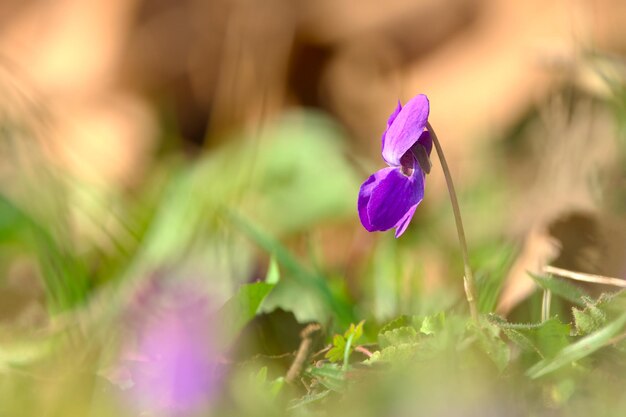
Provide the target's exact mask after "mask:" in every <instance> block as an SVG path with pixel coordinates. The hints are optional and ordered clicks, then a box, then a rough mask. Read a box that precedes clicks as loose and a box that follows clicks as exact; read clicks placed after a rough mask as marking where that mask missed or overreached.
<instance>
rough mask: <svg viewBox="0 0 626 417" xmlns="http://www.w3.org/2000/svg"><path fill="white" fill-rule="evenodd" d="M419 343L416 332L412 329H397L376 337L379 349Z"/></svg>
mask: <svg viewBox="0 0 626 417" xmlns="http://www.w3.org/2000/svg"><path fill="white" fill-rule="evenodd" d="M418 341H419V335H418V333H417V330H415V328H413V327H399V328H397V329H393V330H389V331H386V332H384V333H380V334H379V335H378V344H379V345H380V347H381V348H383V349H384V348H386V347H389V346H396V345H402V344H415V343H417V342H418Z"/></svg>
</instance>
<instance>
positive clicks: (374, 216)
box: [367, 160, 424, 232]
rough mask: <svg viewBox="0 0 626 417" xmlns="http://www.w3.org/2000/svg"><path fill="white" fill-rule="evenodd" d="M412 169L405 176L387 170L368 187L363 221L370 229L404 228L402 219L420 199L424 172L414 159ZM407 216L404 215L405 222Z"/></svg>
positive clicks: (399, 172)
mask: <svg viewBox="0 0 626 417" xmlns="http://www.w3.org/2000/svg"><path fill="white" fill-rule="evenodd" d="M413 167H414V168H413V173H412V175H411V176H409V177H407V176H405V175H403V174H402V171H401V170H400V169H393V170H392V171H388V172H387V175H385V176H384V178H382V179H381V180H380V181H379V182H378V183H377V184H376V186H375V187H373V188H372V191H371V195H370V196H369V199H368V202H367V219H368V221H369V225H370V226H371V229H373V230H380V231H382V230H389V229H391V228H393V227H399V228H400V229H406V225H405V224H404V222H403V220H405V218H406V217H407V214H408V213H409V212H410V211H411V210H412V211H413V212H414V211H415V210H414V208H415V206H417V205H418V204H419V203H420V202H421V201H422V199H423V198H424V173H423V172H422V170H421V169H420V168H419V165H418V164H417V161H415V160H414V164H413ZM379 172H380V171H379ZM411 216H412V214H410V215H409V216H408V220H410V217H411ZM400 229H399V230H400ZM368 230H370V229H368ZM403 231H404V230H401V232H403Z"/></svg>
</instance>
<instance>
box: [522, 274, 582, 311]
mask: <svg viewBox="0 0 626 417" xmlns="http://www.w3.org/2000/svg"><path fill="white" fill-rule="evenodd" d="M529 275H530V277H531V278H532V279H533V280H534V281H535V282H536V283H537V285H539V286H540V287H541V288H543V289H546V290H550V291H552V293H553V294H555V295H558V296H559V297H561V298H564V299H565V300H567V301H569V302H570V303H572V304H576V305H579V306H584V305H585V302H584V301H583V298H584V297H588V294H587V293H586V292H585V291H583V290H582V289H581V288H580V287H577V286H576V285H574V284H572V283H570V282H567V281H565V280H563V279H559V278H554V277H552V276H542V275H535V274H532V273H529Z"/></svg>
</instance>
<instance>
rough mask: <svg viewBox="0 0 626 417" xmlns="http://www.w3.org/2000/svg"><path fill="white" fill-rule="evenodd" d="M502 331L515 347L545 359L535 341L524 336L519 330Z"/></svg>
mask: <svg viewBox="0 0 626 417" xmlns="http://www.w3.org/2000/svg"><path fill="white" fill-rule="evenodd" d="M502 331H503V332H504V334H505V335H506V337H508V338H509V340H510V341H511V342H513V343H514V344H515V345H517V346H518V347H519V348H521V349H522V350H523V351H526V352H535V353H537V354H538V355H539V356H540V357H542V358H543V355H542V354H541V351H540V350H539V348H538V347H537V346H536V345H535V344H534V343H533V341H532V340H531V339H530V338H529V337H528V336H526V335H525V334H523V333H522V332H520V331H519V330H515V329H502Z"/></svg>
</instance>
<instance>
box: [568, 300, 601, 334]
mask: <svg viewBox="0 0 626 417" xmlns="http://www.w3.org/2000/svg"><path fill="white" fill-rule="evenodd" d="M584 301H585V302H586V303H587V307H586V308H585V309H584V310H580V309H578V308H576V307H574V308H572V314H573V315H574V323H575V324H576V333H577V334H579V335H586V334H589V333H593V332H595V331H596V330H599V329H600V328H601V327H602V326H604V325H605V324H606V322H607V316H606V314H605V313H604V311H602V310H601V309H600V308H599V307H598V304H600V303H601V301H598V302H597V303H594V302H593V301H592V300H590V299H587V298H585V299H584Z"/></svg>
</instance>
